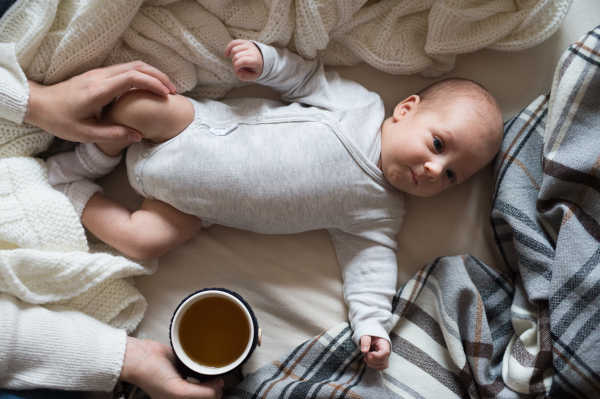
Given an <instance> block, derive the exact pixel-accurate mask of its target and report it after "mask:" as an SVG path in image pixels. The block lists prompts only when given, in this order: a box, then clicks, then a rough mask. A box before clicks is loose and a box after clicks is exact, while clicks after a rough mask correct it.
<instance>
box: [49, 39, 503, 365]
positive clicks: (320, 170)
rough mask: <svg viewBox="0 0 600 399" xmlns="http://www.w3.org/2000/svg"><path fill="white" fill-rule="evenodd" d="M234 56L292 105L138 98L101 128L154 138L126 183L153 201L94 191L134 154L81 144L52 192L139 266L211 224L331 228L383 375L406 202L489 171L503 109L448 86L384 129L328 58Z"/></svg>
mask: <svg viewBox="0 0 600 399" xmlns="http://www.w3.org/2000/svg"><path fill="white" fill-rule="evenodd" d="M225 57H232V62H233V66H234V70H235V73H236V75H237V76H238V77H239V78H240V79H241V80H243V81H247V82H251V81H256V82H257V83H260V84H263V85H267V86H269V87H271V88H273V89H275V90H277V91H278V92H280V93H281V97H282V99H283V100H284V101H285V102H287V103H289V104H284V103H279V102H274V101H270V100H263V99H238V100H230V101H223V102H217V101H211V100H202V101H194V100H190V99H188V98H187V97H183V96H179V95H172V96H167V97H159V96H156V95H154V94H152V93H150V92H146V91H140V90H132V91H130V92H128V93H127V94H125V95H123V96H121V97H120V98H118V99H117V100H116V101H115V102H114V103H113V104H111V106H109V107H107V108H106V110H105V112H104V113H103V115H102V121H103V122H104V123H107V124H121V125H126V126H129V127H132V128H135V129H137V130H138V131H140V132H141V133H142V134H143V136H144V138H145V139H144V140H142V142H140V143H136V144H133V145H131V147H130V148H129V149H128V151H127V159H126V160H127V172H128V176H129V181H130V183H131V185H132V186H133V187H134V189H135V190H136V191H137V192H138V193H139V194H141V195H142V196H144V197H145V200H144V202H143V204H142V207H141V209H139V210H138V211H135V212H133V213H132V212H130V211H129V210H128V209H127V208H125V207H124V206H123V205H120V204H117V203H115V202H113V201H111V200H108V199H106V198H105V197H103V196H102V195H101V194H100V193H99V192H98V191H100V189H99V187H98V186H96V185H94V184H93V183H92V182H91V181H90V180H88V179H93V178H96V177H99V176H101V175H103V174H105V173H107V172H109V171H110V170H111V169H112V168H113V167H114V166H115V165H116V164H117V163H118V162H119V160H120V154H121V153H122V150H123V149H124V148H125V147H126V145H124V144H97V145H94V144H84V145H81V146H79V147H78V148H77V150H76V151H75V152H72V153H66V154H60V155H58V156H55V157H53V158H50V159H49V160H48V169H49V180H50V183H51V184H53V185H54V186H55V188H57V189H59V190H61V191H62V192H64V193H65V194H66V195H67V196H68V197H69V199H70V200H71V202H72V203H73V204H74V206H75V208H76V209H77V210H78V211H79V212H82V213H81V221H82V223H83V224H84V225H85V226H86V227H87V228H88V229H89V230H90V231H91V232H92V233H93V234H95V235H96V236H97V237H98V238H100V239H102V240H103V241H105V242H106V243H108V244H110V245H112V246H113V247H115V248H117V249H119V250H120V251H122V252H123V253H125V254H127V255H129V256H132V257H134V258H140V259H145V258H154V257H158V256H160V255H162V254H164V253H166V252H167V251H169V250H171V249H172V248H174V247H176V246H178V245H180V244H181V243H183V242H185V241H186V240H188V239H189V238H191V237H192V236H194V235H195V234H197V233H198V232H199V231H200V229H201V227H206V226H209V225H211V224H213V223H218V224H223V225H227V226H231V227H235V228H240V229H246V230H251V231H255V232H260V233H277V234H282V233H297V232H301V231H307V230H314V229H321V228H326V229H328V231H329V232H330V233H331V237H332V240H333V244H334V246H335V249H336V253H337V257H338V261H339V263H340V266H341V270H342V276H343V279H344V299H345V300H346V302H347V304H348V306H349V310H350V312H349V318H350V322H351V325H352V328H353V330H354V335H353V340H354V342H355V343H356V344H357V345H359V346H360V348H361V351H362V352H364V353H365V354H366V356H365V361H366V363H367V364H368V365H369V366H370V367H372V368H374V369H376V370H383V369H385V368H387V367H388V357H389V354H390V350H391V344H390V337H389V333H390V330H391V328H392V325H393V322H392V313H391V309H392V298H393V297H394V294H395V292H396V274H397V262H396V248H397V243H396V241H395V236H396V234H397V233H398V231H399V230H400V226H401V224H402V219H403V216H404V212H405V210H404V199H403V192H405V193H409V194H412V195H416V196H431V195H435V194H437V193H439V192H441V191H443V190H445V189H446V188H448V187H451V186H454V185H456V184H460V183H462V182H463V181H464V180H466V179H467V178H468V177H469V176H471V175H473V174H474V173H475V172H477V171H479V170H480V169H482V168H483V167H484V166H485V165H487V164H488V163H489V162H490V161H491V160H492V158H493V157H494V155H495V154H496V152H497V151H498V149H499V147H500V142H501V140H502V132H503V128H502V115H501V113H500V110H499V107H498V105H497V103H496V101H495V100H494V99H493V97H492V96H491V95H490V94H489V93H488V92H487V91H485V89H483V88H482V87H481V86H479V85H478V84H475V83H473V82H470V81H467V80H462V79H450V80H446V81H442V82H440V83H436V84H434V85H432V86H430V87H428V88H427V89H425V90H424V91H422V92H421V93H419V94H418V95H412V96H410V97H408V98H407V99H405V100H404V101H402V102H401V103H400V104H398V105H397V106H396V108H395V109H394V111H393V115H392V116H391V117H390V118H388V119H385V120H384V107H383V104H382V101H381V99H380V98H379V96H378V95H377V94H375V93H372V92H369V91H367V90H366V89H365V88H363V87H362V86H360V85H358V84H356V83H354V82H351V81H347V80H344V79H342V78H340V77H339V76H338V75H337V74H336V73H335V72H325V71H324V69H323V65H322V63H321V62H320V61H317V60H314V61H310V60H305V59H303V58H301V57H299V56H298V55H295V54H293V53H291V52H289V51H287V50H282V49H275V48H273V47H270V46H267V45H264V44H260V43H254V42H249V41H244V40H234V41H232V42H231V43H229V45H228V46H227V48H226V50H225ZM382 121H383V123H382Z"/></svg>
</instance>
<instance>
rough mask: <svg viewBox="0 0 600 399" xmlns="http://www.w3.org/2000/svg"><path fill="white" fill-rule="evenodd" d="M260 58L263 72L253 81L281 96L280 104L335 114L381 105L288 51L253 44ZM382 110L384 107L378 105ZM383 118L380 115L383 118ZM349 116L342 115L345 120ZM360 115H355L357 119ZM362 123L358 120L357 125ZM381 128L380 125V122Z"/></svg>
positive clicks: (373, 96)
mask: <svg viewBox="0 0 600 399" xmlns="http://www.w3.org/2000/svg"><path fill="white" fill-rule="evenodd" d="M255 44H256V45H257V46H258V47H259V48H260V51H261V53H262V55H263V70H262V73H261V74H260V76H259V77H258V79H257V80H256V81H255V82H256V83H259V84H261V85H265V86H269V87H271V88H272V89H274V90H276V91H278V92H280V93H281V98H282V100H284V101H286V102H296V103H302V104H306V105H310V106H313V107H320V108H323V109H327V110H331V111H337V110H349V109H357V108H361V107H365V106H366V105H369V104H372V103H381V99H380V97H379V96H378V95H377V94H375V93H373V92H370V91H368V90H367V89H365V88H364V87H363V86H361V85H359V84H358V83H356V82H352V81H350V80H346V79H342V78H341V77H340V76H339V75H338V74H337V73H336V72H333V71H330V72H325V70H324V67H323V62H322V61H321V60H307V59H304V58H302V57H300V56H299V55H297V54H294V53H292V52H291V51H289V50H287V49H279V48H275V47H271V46H268V45H265V44H262V43H255ZM381 108H382V109H383V105H381ZM382 116H383V115H382ZM347 117H348V115H346V114H345V115H344V118H347ZM360 117H361V115H358V118H360ZM360 120H361V119H357V121H360ZM379 124H381V121H379Z"/></svg>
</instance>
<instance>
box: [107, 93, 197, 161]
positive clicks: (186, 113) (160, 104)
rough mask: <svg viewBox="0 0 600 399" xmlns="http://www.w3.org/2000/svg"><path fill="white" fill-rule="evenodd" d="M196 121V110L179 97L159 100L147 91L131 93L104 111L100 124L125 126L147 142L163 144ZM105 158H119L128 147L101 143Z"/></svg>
mask: <svg viewBox="0 0 600 399" xmlns="http://www.w3.org/2000/svg"><path fill="white" fill-rule="evenodd" d="M193 120H194V106H193V105H192V103H191V102H190V100H188V99H187V98H185V97H183V96H180V95H168V96H166V97H163V96H158V95H156V94H154V93H152V92H149V91H146V90H131V91H129V92H127V93H125V94H123V95H122V96H121V97H119V98H117V99H116V100H115V101H114V102H113V103H112V104H110V105H109V106H108V107H106V108H105V109H104V111H103V112H102V117H101V119H100V123H102V124H104V125H112V124H118V125H124V126H128V127H131V128H133V129H136V130H137V131H139V132H140V133H141V134H142V136H143V137H144V138H145V139H148V140H151V141H153V142H155V143H163V142H165V141H167V140H169V139H172V138H173V137H175V136H177V135H178V134H179V133H181V132H182V131H183V130H184V129H185V128H186V127H187V126H188V125H189V124H190V123H192V121H193ZM97 146H98V148H100V150H102V152H104V153H105V154H106V155H109V156H115V155H117V154H119V153H120V152H121V151H122V150H123V149H124V148H125V147H127V146H128V144H127V143H98V144H97Z"/></svg>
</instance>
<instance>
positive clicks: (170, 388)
mask: <svg viewBox="0 0 600 399" xmlns="http://www.w3.org/2000/svg"><path fill="white" fill-rule="evenodd" d="M174 363H175V355H174V354H173V350H172V349H171V348H169V347H168V346H167V345H164V344H161V343H160V342H157V341H152V340H149V339H137V338H133V337H127V348H126V349H125V360H124V361H123V368H122V369H121V376H120V377H119V379H120V380H122V381H127V382H130V383H132V384H134V385H135V386H138V387H140V388H141V389H143V390H144V392H146V393H147V394H148V396H150V397H151V398H152V399H179V398H181V399H192V398H193V399H220V398H221V397H222V396H223V391H222V388H223V380H222V379H221V378H218V379H216V380H212V381H208V382H205V383H203V384H192V383H189V382H187V381H185V380H183V379H182V378H181V375H180V374H179V372H178V371H177V369H176V368H175V365H174Z"/></svg>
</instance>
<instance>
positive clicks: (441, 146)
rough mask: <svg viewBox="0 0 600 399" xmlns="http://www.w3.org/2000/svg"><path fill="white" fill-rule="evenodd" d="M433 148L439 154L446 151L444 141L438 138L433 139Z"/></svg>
mask: <svg viewBox="0 0 600 399" xmlns="http://www.w3.org/2000/svg"><path fill="white" fill-rule="evenodd" d="M433 148H435V150H436V151H437V152H440V151H442V150H443V149H444V144H442V140H440V139H438V138H437V137H435V138H434V139H433Z"/></svg>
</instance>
